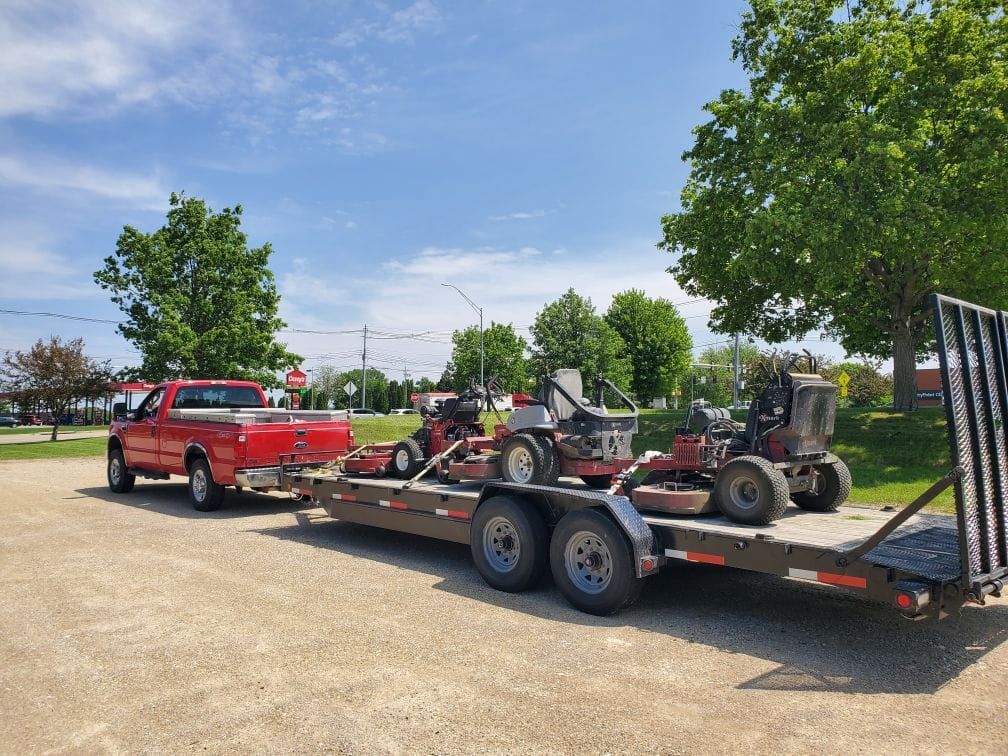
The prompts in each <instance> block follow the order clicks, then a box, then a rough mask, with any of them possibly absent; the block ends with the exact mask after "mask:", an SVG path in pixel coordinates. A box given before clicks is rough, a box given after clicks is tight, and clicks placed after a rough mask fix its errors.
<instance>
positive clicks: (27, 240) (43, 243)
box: [0, 219, 104, 301]
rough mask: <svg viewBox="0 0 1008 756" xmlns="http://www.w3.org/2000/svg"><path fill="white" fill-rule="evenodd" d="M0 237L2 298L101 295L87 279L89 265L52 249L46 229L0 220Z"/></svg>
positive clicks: (30, 298) (91, 296) (88, 297)
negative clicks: (1, 234) (81, 263)
mask: <svg viewBox="0 0 1008 756" xmlns="http://www.w3.org/2000/svg"><path fill="white" fill-rule="evenodd" d="M0 225H2V226H3V229H4V233H3V236H2V237H0V280H2V281H3V282H4V284H3V285H4V292H5V293H4V297H3V298H4V299H5V300H7V301H10V300H15V301H17V300H42V299H48V300H52V299H60V300H70V299H74V300H80V299H97V298H100V297H102V296H104V293H103V292H101V290H100V289H99V288H98V287H97V286H94V285H93V284H92V282H91V268H90V267H82V266H81V265H80V264H79V263H78V262H77V261H74V260H71V259H69V258H67V257H66V256H64V255H61V254H59V253H57V252H54V251H53V250H52V247H53V246H54V240H53V238H52V236H51V234H50V232H49V231H48V230H47V229H45V228H42V227H39V226H36V225H33V224H22V223H18V222H17V221H11V220H10V219H4V221H3V222H2V224H0Z"/></svg>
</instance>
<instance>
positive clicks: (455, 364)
mask: <svg viewBox="0 0 1008 756" xmlns="http://www.w3.org/2000/svg"><path fill="white" fill-rule="evenodd" d="M452 343H453V344H454V347H453V348H452V357H451V361H450V362H449V363H448V368H447V369H448V373H449V374H450V375H451V380H452V385H453V387H454V389H455V390H456V391H460V390H462V389H464V388H466V387H467V386H468V385H469V381H470V380H476V381H477V382H479V377H480V332H479V328H478V327H476V326H470V327H469V328H466V329H464V330H462V331H455V332H454V333H453V334H452ZM526 346H527V344H526V343H525V339H523V338H522V337H521V336H519V335H518V334H517V333H515V329H514V326H513V325H511V324H510V323H508V324H506V325H505V324H504V323H491V324H490V327H489V328H487V329H486V330H485V331H483V352H484V377H485V379H486V380H489V379H490V378H491V376H495V375H496V376H497V382H498V385H500V386H501V388H503V389H504V390H505V391H511V392H518V391H524V390H525V388H526V383H525V356H524V355H525V348H526Z"/></svg>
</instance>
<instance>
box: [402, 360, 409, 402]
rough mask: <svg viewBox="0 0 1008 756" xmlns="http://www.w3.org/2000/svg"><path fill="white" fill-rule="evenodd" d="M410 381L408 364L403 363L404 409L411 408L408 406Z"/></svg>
mask: <svg viewBox="0 0 1008 756" xmlns="http://www.w3.org/2000/svg"><path fill="white" fill-rule="evenodd" d="M408 381H409V373H408V372H407V371H406V363H403V366H402V406H403V407H408V406H409V405H408V404H407V402H408V400H409V385H408Z"/></svg>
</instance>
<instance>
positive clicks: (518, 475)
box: [500, 433, 556, 486]
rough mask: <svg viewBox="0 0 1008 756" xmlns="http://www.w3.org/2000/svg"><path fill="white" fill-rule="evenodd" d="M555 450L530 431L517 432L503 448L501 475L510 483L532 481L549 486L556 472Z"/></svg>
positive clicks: (532, 482)
mask: <svg viewBox="0 0 1008 756" xmlns="http://www.w3.org/2000/svg"><path fill="white" fill-rule="evenodd" d="M552 456H553V451H552V449H550V450H549V451H547V448H546V445H545V444H542V443H540V442H539V440H538V439H536V437H535V436H532V435H530V434H528V433H517V434H515V435H514V436H511V437H510V438H508V440H507V441H505V442H504V448H503V449H501V460H500V465H501V476H502V477H503V478H504V480H506V481H508V482H509V483H531V484H534V485H539V486H548V485H550V483H551V482H555V481H553V480H551V475H552V474H553V473H554V472H555V470H554V469H553V466H554V465H556V461H555V460H552V459H551V457H552Z"/></svg>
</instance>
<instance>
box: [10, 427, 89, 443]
mask: <svg viewBox="0 0 1008 756" xmlns="http://www.w3.org/2000/svg"><path fill="white" fill-rule="evenodd" d="M107 435H108V431H107V430H89V431H74V430H62V429H60V432H59V435H58V436H56V440H57V441H71V440H73V439H75V438H101V437H102V436H107ZM50 436H52V428H51V427H50V428H47V429H46V430H43V431H39V432H38V433H12V434H10V435H9V436H8V435H3V436H0V444H41V443H44V442H46V441H48V440H49V437H50Z"/></svg>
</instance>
